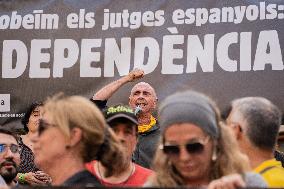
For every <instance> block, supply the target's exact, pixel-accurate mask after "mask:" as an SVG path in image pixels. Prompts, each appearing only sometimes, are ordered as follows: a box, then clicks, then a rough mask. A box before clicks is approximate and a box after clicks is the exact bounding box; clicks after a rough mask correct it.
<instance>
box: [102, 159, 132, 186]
mask: <svg viewBox="0 0 284 189" xmlns="http://www.w3.org/2000/svg"><path fill="white" fill-rule="evenodd" d="M97 169H98V176H99V177H100V179H99V180H100V182H101V184H102V185H118V186H125V184H126V183H127V181H128V180H129V179H130V177H131V176H132V175H133V173H134V172H135V165H134V163H133V162H131V171H130V174H129V175H128V176H127V177H126V179H125V180H124V181H122V182H119V183H111V182H108V181H104V177H103V175H102V174H101V170H100V163H99V162H97Z"/></svg>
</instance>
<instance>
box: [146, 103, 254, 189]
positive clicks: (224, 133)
mask: <svg viewBox="0 0 284 189" xmlns="http://www.w3.org/2000/svg"><path fill="white" fill-rule="evenodd" d="M208 100H209V102H208V103H209V104H210V105H211V107H212V108H213V110H214V111H215V115H216V116H215V117H216V121H217V123H218V124H217V126H218V129H219V130H220V137H219V138H218V139H216V140H215V142H216V146H215V147H217V154H216V155H217V159H216V160H214V161H213V160H212V162H211V170H210V171H211V172H210V180H214V179H218V178H221V177H222V176H225V175H229V174H233V173H239V174H244V173H245V172H246V171H248V170H249V169H250V167H249V162H248V158H247V157H246V156H245V155H244V154H242V153H241V152H240V150H239V147H238V144H237V141H236V140H235V138H234V136H233V133H232V132H231V130H230V129H229V128H227V127H226V126H225V125H224V124H223V123H222V122H221V118H220V113H219V110H218V108H217V106H216V105H215V103H214V102H213V101H212V100H210V99H209V98H208ZM162 143H163V136H162V137H161V139H160V144H162ZM153 167H154V170H155V171H156V174H155V175H154V176H153V177H152V178H150V183H151V184H152V186H159V187H176V186H182V185H186V180H185V179H184V178H183V177H182V175H181V174H180V173H179V172H178V170H177V169H176V168H175V167H174V165H173V164H172V163H171V161H170V159H169V157H168V156H167V155H166V154H165V153H164V152H163V151H162V150H161V149H157V151H156V155H155V158H154V162H153Z"/></svg>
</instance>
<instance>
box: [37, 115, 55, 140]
mask: <svg viewBox="0 0 284 189" xmlns="http://www.w3.org/2000/svg"><path fill="white" fill-rule="evenodd" d="M49 127H55V124H51V123H47V122H46V121H44V120H43V119H40V120H39V125H38V135H39V136H40V135H41V134H42V133H43V132H44V131H45V130H46V129H48V128H49Z"/></svg>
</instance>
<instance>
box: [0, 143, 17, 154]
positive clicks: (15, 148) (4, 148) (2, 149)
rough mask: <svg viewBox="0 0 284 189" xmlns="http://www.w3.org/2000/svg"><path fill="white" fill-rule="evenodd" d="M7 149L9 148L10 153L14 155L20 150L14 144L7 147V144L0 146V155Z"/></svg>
mask: <svg viewBox="0 0 284 189" xmlns="http://www.w3.org/2000/svg"><path fill="white" fill-rule="evenodd" d="M7 147H9V148H10V151H11V152H12V153H13V154H16V153H19V152H20V150H21V148H20V147H19V146H18V145H16V144H11V145H7V144H0V154H3V153H4V152H6V151H7V149H8V148H7Z"/></svg>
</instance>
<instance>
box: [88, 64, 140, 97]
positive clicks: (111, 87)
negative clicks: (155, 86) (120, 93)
mask: <svg viewBox="0 0 284 189" xmlns="http://www.w3.org/2000/svg"><path fill="white" fill-rule="evenodd" d="M143 76H144V71H143V70H141V69H134V70H132V71H131V72H129V74H128V75H126V76H123V77H121V78H120V79H118V80H116V81H113V82H111V83H109V84H107V85H106V86H104V87H103V88H102V89H100V90H99V91H98V92H97V93H95V94H94V95H93V100H108V99H109V98H110V97H111V96H112V95H113V94H114V93H115V92H116V91H117V90H118V89H119V88H120V87H122V86H123V85H124V84H126V83H128V82H132V81H136V80H138V79H140V78H142V77H143Z"/></svg>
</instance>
